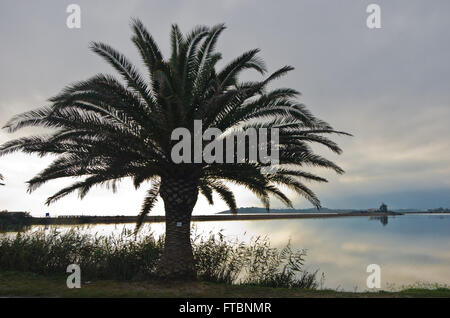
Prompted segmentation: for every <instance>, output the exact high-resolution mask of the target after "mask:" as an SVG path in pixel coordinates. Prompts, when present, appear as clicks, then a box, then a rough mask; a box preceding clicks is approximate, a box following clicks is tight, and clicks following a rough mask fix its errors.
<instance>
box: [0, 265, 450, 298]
mask: <svg viewBox="0 0 450 318" xmlns="http://www.w3.org/2000/svg"><path fill="white" fill-rule="evenodd" d="M0 296H3V297H86V298H92V297H161V298H162V297H163V298H170V297H183V298H184V297H187V298H194V297H198V298H202V297H208V298H209V297H213V298H232V297H238V298H239V297H249V298H258V297H269V298H301V297H371V298H379V297H450V289H448V288H436V289H428V288H415V287H413V288H407V289H405V290H402V291H396V292H386V291H381V292H363V293H352V292H342V291H334V290H312V289H301V288H271V287H261V286H251V285H229V284H219V283H211V282H203V281H193V282H172V283H158V282H152V281H142V282H125V281H114V280H98V281H92V282H90V283H86V282H84V283H83V284H82V286H81V288H80V289H69V288H67V287H66V277H65V276H43V275H39V274H34V273H27V272H12V271H4V272H0Z"/></svg>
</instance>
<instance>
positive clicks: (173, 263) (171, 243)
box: [157, 178, 198, 279]
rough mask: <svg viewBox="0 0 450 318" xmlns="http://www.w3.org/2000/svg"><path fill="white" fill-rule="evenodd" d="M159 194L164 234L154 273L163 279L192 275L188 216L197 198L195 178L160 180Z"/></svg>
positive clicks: (192, 264) (189, 217)
mask: <svg viewBox="0 0 450 318" xmlns="http://www.w3.org/2000/svg"><path fill="white" fill-rule="evenodd" d="M160 195H161V197H162V199H163V201H164V207H165V211H166V235H165V243H164V251H163V255H162V257H161V260H160V262H159V264H158V269H157V274H158V276H159V277H161V278H164V279H191V278H194V277H195V276H196V273H195V268H194V257H193V254H192V245H191V215H192V210H193V209H194V206H195V203H196V202H197V197H198V188H197V180H195V179H182V178H165V179H162V180H161V187H160Z"/></svg>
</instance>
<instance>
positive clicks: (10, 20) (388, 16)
mask: <svg viewBox="0 0 450 318" xmlns="http://www.w3.org/2000/svg"><path fill="white" fill-rule="evenodd" d="M70 3H76V4H79V5H80V7H81V29H69V28H67V26H66V19H67V16H68V13H66V8H67V6H68V5H69V4H70ZM370 3H377V4H379V5H380V7H381V23H382V28H381V29H369V28H367V26H366V18H367V16H368V13H366V7H367V6H368V5H369V4H370ZM449 12H450V1H448V0H434V1H425V0H420V1H419V0H402V1H400V0H394V1H392V0H390V1H381V0H378V1H376V0H372V1H363V0H341V1H333V0H328V1H318V0H310V1H299V0H293V1H261V0H254V1H253V0H248V1H246V0H239V1H238V0H226V1H210V0H209V1H200V0H198V1H192V0H189V1H188V0H185V1H143V0H142V1H138V0H134V1H132V0H129V1H111V0H108V1H106V0H102V1H100V0H96V1H74V0H72V1H48V0H47V1H33V2H31V1H24V0H20V1H19V0H2V1H1V2H0V40H1V42H0V43H1V53H0V54H1V59H0V70H1V71H0V96H1V97H0V124H1V125H2V126H3V125H4V123H6V121H7V120H8V119H9V118H10V117H11V116H13V115H15V114H17V113H20V112H24V111H28V110H31V109H33V108H37V107H40V106H43V105H46V100H47V99H48V98H49V97H51V96H53V95H55V94H56V93H58V92H59V91H60V90H61V89H62V88H63V87H64V86H65V85H67V84H70V83H71V82H74V81H78V80H83V79H86V78H88V77H90V76H92V75H94V74H96V73H99V72H106V73H113V72H114V71H113V70H112V68H111V67H109V66H108V65H107V64H106V63H105V62H103V61H102V60H101V59H100V58H99V57H98V56H96V55H95V54H94V53H92V52H91V51H90V50H89V49H88V45H89V42H90V41H102V42H106V43H109V44H110V45H112V46H113V47H115V48H116V49H118V50H119V51H121V52H123V53H124V54H125V55H127V56H128V57H129V58H130V59H131V60H133V61H135V62H136V64H138V65H139V67H141V64H140V61H139V57H138V54H137V51H136V49H135V48H134V46H133V44H132V42H131V41H130V37H131V30H130V27H129V22H130V18H131V17H138V18H140V19H141V20H142V21H143V22H144V23H145V25H146V26H147V28H148V29H149V31H150V32H151V33H152V35H153V36H154V37H155V39H156V40H157V42H158V43H159V45H160V47H161V48H162V50H163V52H165V53H166V56H167V55H168V52H169V31H170V26H171V24H172V23H177V24H178V25H179V26H180V27H181V29H182V30H183V31H184V32H187V31H189V30H190V29H191V28H192V27H194V26H195V25H197V24H207V25H213V24H217V23H220V22H225V23H226V25H227V27H228V28H227V30H226V31H225V32H224V33H223V35H222V36H221V38H220V40H219V44H218V50H219V51H221V52H222V53H223V58H224V60H225V61H228V60H231V59H232V58H234V57H235V56H237V55H238V54H240V53H242V52H243V51H244V50H248V49H252V48H255V47H258V48H260V49H261V50H262V52H261V57H263V58H264V59H265V61H266V63H267V65H268V67H269V70H270V71H273V70H275V69H276V68H278V67H280V66H283V65H286V64H289V65H292V66H294V67H295V71H293V72H291V73H290V74H289V75H288V76H287V77H285V78H283V79H282V80H280V81H278V83H277V85H279V86H285V87H291V88H294V89H297V90H299V91H300V92H302V94H303V95H302V96H301V98H300V100H301V102H303V103H305V104H306V105H307V106H308V107H309V109H310V110H311V111H312V112H313V113H314V114H316V115H317V116H319V117H321V118H322V119H324V120H326V121H328V122H330V123H331V124H332V125H333V126H334V127H335V128H336V129H339V130H345V131H348V132H350V133H352V134H354V137H352V138H349V137H339V138H335V140H336V141H337V142H338V143H339V144H340V145H341V147H342V148H343V149H344V154H343V155H341V156H335V155H333V154H331V153H329V152H326V151H322V150H320V153H321V154H326V156H327V157H329V158H331V159H333V160H335V161H336V162H337V163H338V164H340V165H341V166H342V167H343V168H344V169H345V170H346V174H345V175H343V176H336V175H334V174H333V173H330V172H327V171H321V174H322V175H324V176H327V177H329V180H330V182H329V183H328V184H322V185H317V184H311V187H312V189H313V190H315V191H316V193H317V194H318V196H319V198H320V199H321V201H322V204H323V206H326V207H330V208H370V207H377V206H379V204H380V203H381V202H382V201H384V202H386V203H387V204H388V205H389V206H390V207H393V208H410V207H414V208H436V207H440V206H447V207H450V195H449V194H450V178H449V177H450V145H449V142H448V141H449V136H450V125H449V119H450V63H449V57H450V41H449V30H450V22H449V21H450V20H449V18H448V14H449ZM248 76H254V74H252V75H248ZM32 132H33V130H31V129H28V130H26V131H25V130H24V131H22V132H20V133H17V134H13V135H11V134H8V133H7V132H6V131H1V132H0V143H3V142H5V141H7V140H9V139H11V138H15V137H18V136H22V135H27V134H30V133H32ZM51 160H52V158H37V157H33V156H28V155H24V154H14V155H8V156H4V157H0V173H2V174H3V175H4V177H5V178H6V183H7V186H6V187H1V188H0V210H2V209H8V210H10V211H11V210H27V211H31V212H32V213H33V214H34V215H42V214H43V213H44V212H46V211H50V212H51V213H53V214H81V213H84V214H99V215H100V214H136V213H137V211H138V210H139V207H140V205H141V202H142V199H143V196H144V192H145V188H144V189H141V190H139V191H135V190H134V188H133V187H132V186H131V184H130V182H123V183H121V186H120V187H119V192H118V193H117V194H112V193H110V192H109V191H108V190H106V189H102V188H98V189H94V190H93V191H91V193H90V194H89V195H88V196H87V197H86V198H85V199H84V200H82V201H80V200H78V198H77V196H76V194H74V195H71V196H68V197H66V198H64V199H62V200H60V201H59V202H57V203H56V204H54V205H52V206H50V207H46V206H44V204H43V203H44V201H45V199H46V198H47V197H48V196H50V195H51V194H53V193H54V192H56V191H57V190H58V189H60V187H61V186H63V185H67V184H68V183H70V181H71V180H60V181H54V182H50V183H48V184H46V185H44V186H43V187H42V188H40V189H39V190H37V191H36V192H34V193H32V194H27V193H26V185H25V181H26V180H28V179H30V178H31V177H33V176H34V175H35V174H36V173H37V172H39V171H40V170H42V169H43V168H45V167H46V165H47V164H48V163H49V162H51ZM293 199H294V202H295V203H296V204H295V206H296V207H298V208H304V207H310V205H309V204H308V203H307V202H306V201H305V200H303V199H302V198H299V197H295V196H294V197H293ZM237 200H238V206H257V205H258V206H259V203H258V200H257V199H256V198H255V197H254V196H252V195H251V194H250V193H247V192H246V191H239V192H237ZM219 202H220V201H219V200H217V204H216V205H214V206H213V207H209V206H208V205H207V204H206V202H205V200H203V199H200V200H199V202H198V203H197V206H196V208H195V210H194V213H196V214H209V213H213V212H217V211H220V210H224V209H226V206H225V204H223V203H221V202H220V203H219ZM273 206H274V207H280V206H281V205H280V204H279V202H277V201H273ZM162 212H163V210H162V203H160V204H159V205H158V206H157V207H156V211H155V213H157V214H161V213H162Z"/></svg>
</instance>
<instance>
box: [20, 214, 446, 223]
mask: <svg viewBox="0 0 450 318" xmlns="http://www.w3.org/2000/svg"><path fill="white" fill-rule="evenodd" d="M405 214H406V215H408V214H448V213H445V212H430V211H423V212H417V211H415V212H402V213H400V212H363V211H361V212H343V213H286V214H282V213H276V214H270V213H267V214H236V215H231V214H213V215H193V216H192V221H202V222H207V221H247V220H248V221H249V220H276V219H317V218H338V217H352V216H366V217H383V216H396V215H405ZM29 221H30V223H29V225H51V224H55V225H64V224H67V225H70V224H121V223H135V222H136V221H137V216H88V215H86V216H67V217H31V218H30V220H29ZM164 221H165V216H163V215H153V216H147V217H146V218H145V221H144V222H146V223H147V222H148V223H158V222H164Z"/></svg>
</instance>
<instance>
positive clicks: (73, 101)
mask: <svg viewBox="0 0 450 318" xmlns="http://www.w3.org/2000/svg"><path fill="white" fill-rule="evenodd" d="M131 26H132V30H133V37H132V41H133V43H134V44H135V45H136V47H137V49H138V51H139V53H140V56H141V57H142V61H143V62H144V64H145V68H146V71H147V72H148V74H147V76H148V77H143V76H142V75H140V73H139V72H138V70H137V68H136V67H135V66H133V65H132V64H131V63H130V62H129V61H128V59H127V58H126V57H125V56H123V55H122V54H121V53H119V52H118V51H116V50H115V49H113V48H112V47H110V46H109V45H107V44H103V43H98V42H94V43H92V44H91V49H92V50H93V51H94V52H95V53H97V54H98V55H100V56H101V57H102V58H104V59H105V60H106V61H107V62H108V63H109V64H110V65H111V66H112V67H113V68H114V69H115V70H116V71H118V73H119V74H120V75H121V77H122V81H121V80H119V79H117V78H115V77H113V76H110V75H104V74H98V75H95V76H93V77H92V78H89V79H87V80H85V81H81V82H77V83H75V84H72V85H70V86H68V87H66V88H65V89H64V90H62V92H61V93H60V94H58V95H57V96H55V97H52V98H50V99H49V102H50V103H51V104H50V105H48V106H45V107H43V108H40V109H37V110H33V111H29V112H26V113H23V114H20V115H18V116H16V117H14V118H12V119H11V120H10V121H9V122H8V123H7V124H6V125H5V127H4V128H6V129H7V130H8V131H9V132H15V131H17V130H18V129H21V128H23V127H27V126H38V127H46V128H53V129H55V131H54V132H53V133H52V134H50V135H39V136H32V137H25V138H20V139H16V140H12V141H9V142H7V143H5V144H4V145H3V146H2V147H1V148H0V155H4V154H7V153H11V152H14V151H19V150H20V151H23V152H26V153H34V154H38V155H41V156H43V155H47V154H53V155H57V156H58V157H57V159H56V160H55V161H54V162H53V163H52V164H50V165H49V166H48V167H47V168H46V169H44V170H43V171H42V172H40V173H39V174H38V175H36V176H35V177H34V178H32V179H31V180H29V181H28V186H29V188H28V190H29V192H31V191H33V190H35V189H36V188H38V187H39V186H41V185H43V184H44V183H46V182H47V181H49V180H54V179H58V178H64V177H83V176H84V177H85V178H84V180H82V181H77V182H75V183H74V184H72V185H70V186H68V187H66V188H63V189H61V190H60V191H59V192H57V193H55V194H54V195H53V196H51V197H49V198H48V199H47V201H46V203H47V204H50V203H52V202H55V201H56V200H58V199H60V198H62V197H64V196H66V195H68V194H69V193H72V192H74V191H78V193H79V197H80V198H83V197H84V196H85V195H86V194H87V193H88V191H89V190H90V189H91V188H92V187H93V186H94V185H106V186H109V187H111V188H112V189H113V190H115V189H116V184H117V182H118V181H120V180H122V179H124V178H127V177H130V178H132V180H133V182H134V186H135V187H136V188H138V187H139V186H140V185H142V184H143V183H144V182H147V183H148V184H149V189H148V192H147V194H146V197H145V199H144V202H143V204H142V209H141V211H140V214H139V217H138V223H137V229H138V228H139V227H140V225H141V224H142V222H143V221H144V219H145V216H146V215H147V214H148V213H149V212H150V210H151V209H152V208H153V206H154V205H155V202H156V201H157V199H158V197H161V198H162V200H163V202H164V206H165V215H166V221H165V222H166V234H165V247H164V252H163V255H162V257H161V260H160V263H159V266H158V273H159V275H161V276H162V277H178V278H182V277H191V276H192V275H195V268H194V263H193V255H192V247H191V241H190V221H191V214H192V210H193V208H194V206H195V204H196V202H197V197H198V194H199V193H200V194H202V195H204V196H205V197H206V198H207V200H208V201H209V203H210V204H213V193H217V194H218V195H219V197H220V198H221V199H223V200H224V201H225V202H226V204H227V205H228V206H229V208H230V209H231V211H233V212H236V211H237V208H236V201H235V197H234V195H233V192H232V191H231V189H230V188H229V184H230V183H232V184H233V183H234V184H237V185H240V186H244V187H246V188H247V189H249V190H250V191H252V192H253V193H255V194H256V195H257V196H258V197H259V198H260V199H261V201H262V202H263V204H264V206H265V207H266V208H267V210H268V209H269V195H273V196H275V197H277V198H278V199H280V200H281V201H283V202H284V203H286V204H287V205H288V206H292V203H291V200H290V199H289V198H288V197H287V196H286V195H285V194H284V193H283V192H282V191H281V190H280V189H279V188H278V186H280V185H284V186H286V187H287V188H289V189H291V190H293V191H295V193H297V194H298V195H301V196H303V197H305V198H306V199H307V200H309V201H310V202H311V203H312V204H313V205H314V206H316V207H318V208H319V207H320V201H319V199H318V198H317V197H316V195H315V194H314V193H313V192H312V191H311V190H310V189H309V188H308V187H306V186H305V185H304V184H303V183H302V181H303V180H313V181H319V182H326V181H327V180H326V179H324V178H322V177H319V176H316V175H314V174H311V173H308V172H306V171H304V170H302V168H303V167H305V166H313V167H325V168H331V169H332V170H334V171H336V172H337V173H339V174H340V173H343V170H342V169H341V168H339V167H338V166H337V165H336V164H334V163H333V162H331V161H329V160H327V159H325V158H323V157H321V156H319V155H317V154H315V153H314V152H313V151H312V149H311V147H310V146H309V144H310V143H319V144H322V145H325V146H326V147H328V148H330V149H331V150H332V151H333V152H335V153H341V149H340V148H339V147H338V145H337V144H336V143H334V142H333V141H331V140H330V139H328V138H326V137H325V135H326V134H345V133H342V132H338V131H335V130H333V128H332V127H331V126H330V125H329V124H327V123H326V122H324V121H321V120H319V119H317V118H316V117H314V116H313V115H312V114H311V113H310V112H309V111H308V110H307V109H306V108H305V106H304V105H302V104H299V103H298V102H297V101H296V100H295V98H296V96H297V95H298V94H299V93H298V92H297V91H295V90H293V89H289V88H281V89H274V90H268V88H267V87H268V85H269V84H270V83H271V82H272V81H273V80H275V79H277V78H279V77H281V76H283V75H285V74H286V73H287V72H289V71H291V70H292V69H293V68H292V67H290V66H284V67H282V68H280V69H279V70H277V71H275V72H274V73H272V74H270V75H269V76H267V77H265V78H264V79H263V80H261V81H254V82H240V81H239V80H238V78H239V75H240V74H241V73H242V72H243V71H244V70H248V69H253V70H256V71H257V72H259V73H261V74H263V75H264V74H265V73H266V67H265V65H264V62H263V61H262V60H261V59H260V58H259V57H258V52H259V50H258V49H254V50H250V51H247V52H245V53H243V54H242V55H240V56H238V57H237V58H235V59H234V60H232V61H231V62H229V63H228V64H225V66H224V67H222V68H221V69H220V70H217V69H216V68H217V63H218V62H219V60H220V59H221V55H220V53H218V52H216V51H215V46H216V42H217V39H218V37H219V35H220V34H221V33H222V31H223V30H224V29H225V26H224V25H222V24H219V25H216V26H214V27H206V26H198V27H196V28H194V29H193V30H192V31H191V32H190V33H188V34H186V35H183V34H182V33H181V32H180V30H179V28H178V26H177V25H173V26H172V30H171V51H172V52H171V56H170V58H168V59H164V58H163V55H162V53H161V51H160V49H159V48H158V46H157V44H156V43H155V41H154V39H153V37H152V36H151V35H150V34H149V32H148V31H147V30H146V28H145V27H144V25H143V24H142V22H141V21H139V20H137V19H134V20H132V23H131ZM194 120H202V123H203V128H202V129H203V130H205V129H207V128H211V127H215V128H219V129H221V131H223V132H226V131H230V130H233V129H235V130H239V129H243V127H247V128H248V127H257V128H261V127H262V128H264V127H265V128H278V129H279V134H280V143H279V144H280V145H279V147H280V150H279V157H280V164H279V167H278V169H277V171H276V172H274V173H272V174H265V173H262V168H263V167H265V166H266V165H267V164H263V163H260V162H250V161H249V160H246V161H245V162H242V163H235V164H226V163H209V164H208V163H204V162H202V163H180V164H176V163H174V162H173V160H172V159H171V149H172V147H173V146H174V144H175V141H173V140H171V133H172V131H173V130H174V129H175V128H178V127H184V128H187V129H188V130H189V131H191V132H192V131H193V122H194ZM205 144H207V143H206V142H205Z"/></svg>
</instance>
